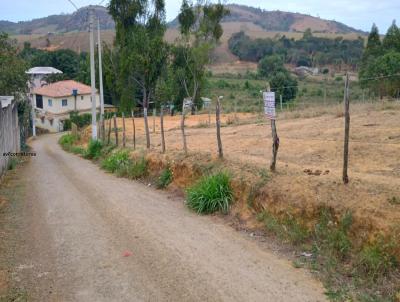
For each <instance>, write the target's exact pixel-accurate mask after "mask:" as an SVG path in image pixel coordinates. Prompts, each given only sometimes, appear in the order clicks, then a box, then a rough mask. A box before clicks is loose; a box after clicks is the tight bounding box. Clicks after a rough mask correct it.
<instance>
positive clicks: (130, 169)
mask: <svg viewBox="0 0 400 302" xmlns="http://www.w3.org/2000/svg"><path fill="white" fill-rule="evenodd" d="M147 172H148V165H147V160H146V159H145V158H144V157H141V158H139V159H136V160H129V161H128V162H127V163H123V164H121V165H120V166H119V167H118V169H117V170H116V174H117V175H118V176H119V177H128V178H130V179H139V178H142V177H144V176H146V175H147Z"/></svg>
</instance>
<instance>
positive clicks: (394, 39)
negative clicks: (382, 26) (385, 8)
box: [382, 21, 400, 52]
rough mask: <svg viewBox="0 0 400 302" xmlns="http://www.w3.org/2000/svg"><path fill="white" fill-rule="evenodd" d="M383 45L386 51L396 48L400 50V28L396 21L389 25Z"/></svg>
mask: <svg viewBox="0 0 400 302" xmlns="http://www.w3.org/2000/svg"><path fill="white" fill-rule="evenodd" d="M382 45H383V49H384V50H385V51H391V50H394V51H398V52H400V29H399V28H398V27H397V25H396V21H393V23H392V25H391V26H390V27H389V29H388V31H387V33H386V36H385V37H384V39H383V43H382Z"/></svg>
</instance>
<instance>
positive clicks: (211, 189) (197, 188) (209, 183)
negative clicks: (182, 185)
mask: <svg viewBox="0 0 400 302" xmlns="http://www.w3.org/2000/svg"><path fill="white" fill-rule="evenodd" d="M232 201H233V192H232V188H231V185H230V176H229V175H228V174H227V173H224V172H219V173H217V174H214V175H210V176H205V177H203V178H201V179H200V180H199V181H198V182H197V183H196V184H194V185H193V186H192V187H190V188H189V189H188V190H187V205H188V207H189V208H190V209H192V210H194V211H196V212H197V213H199V214H211V213H214V212H217V211H221V212H222V213H227V212H228V211H229V206H230V205H231V203H232Z"/></svg>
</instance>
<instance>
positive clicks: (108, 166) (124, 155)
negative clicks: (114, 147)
mask: <svg viewBox="0 0 400 302" xmlns="http://www.w3.org/2000/svg"><path fill="white" fill-rule="evenodd" d="M130 162H131V159H130V158H129V152H128V151H127V150H119V151H117V152H115V153H111V154H110V155H109V156H108V157H106V158H105V159H104V160H103V161H102V162H101V167H102V168H103V169H104V170H107V171H108V172H112V173H114V172H115V171H117V169H118V168H119V167H121V166H124V165H128V164H129V163H130Z"/></svg>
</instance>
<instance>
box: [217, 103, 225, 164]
mask: <svg viewBox="0 0 400 302" xmlns="http://www.w3.org/2000/svg"><path fill="white" fill-rule="evenodd" d="M221 99H222V96H220V97H218V98H217V104H216V107H215V122H216V125H217V143H218V157H219V158H223V157H224V152H223V150H222V140H221V118H220V112H221V102H220V100H221Z"/></svg>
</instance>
